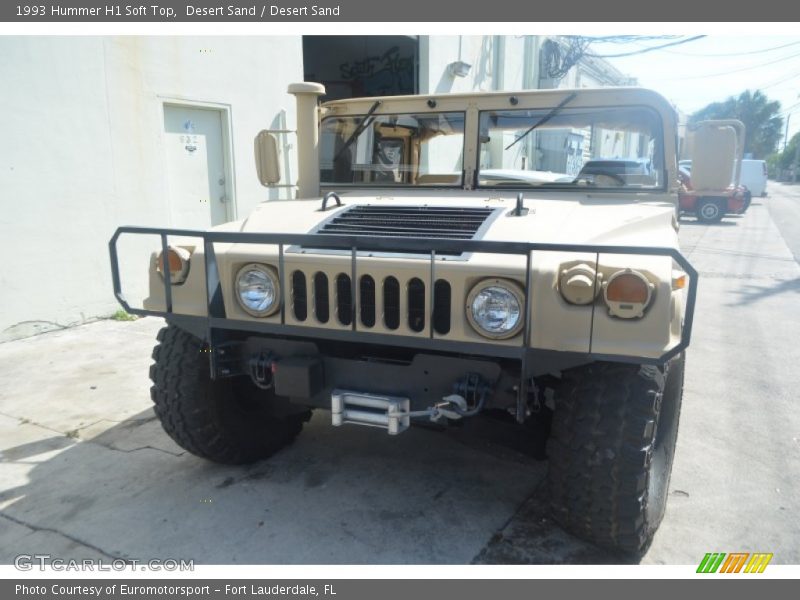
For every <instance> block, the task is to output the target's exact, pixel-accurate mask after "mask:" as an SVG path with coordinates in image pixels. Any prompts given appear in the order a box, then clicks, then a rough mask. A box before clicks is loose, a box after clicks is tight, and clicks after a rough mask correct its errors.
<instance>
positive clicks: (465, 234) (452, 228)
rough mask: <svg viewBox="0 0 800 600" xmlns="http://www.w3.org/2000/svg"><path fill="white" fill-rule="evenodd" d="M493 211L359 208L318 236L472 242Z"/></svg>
mask: <svg viewBox="0 0 800 600" xmlns="http://www.w3.org/2000/svg"><path fill="white" fill-rule="evenodd" d="M493 210H494V209H491V208H482V207H479V208H458V207H455V208H450V207H447V206H364V205H357V206H353V207H352V208H349V209H346V210H344V211H342V212H340V213H339V214H337V215H335V216H334V217H332V218H331V219H329V220H328V221H326V222H325V223H324V224H323V225H322V227H321V228H320V229H318V230H317V231H316V232H315V233H318V234H323V235H325V234H327V235H331V234H333V235H371V236H380V237H394V238H446V239H451V240H471V239H472V238H473V237H475V234H476V233H478V230H479V229H480V227H481V225H483V224H484V223H485V222H486V219H488V218H489V216H490V215H491V214H492V212H493Z"/></svg>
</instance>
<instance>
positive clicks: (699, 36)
mask: <svg viewBox="0 0 800 600" xmlns="http://www.w3.org/2000/svg"><path fill="white" fill-rule="evenodd" d="M704 37H706V36H705V35H696V36H694V37H690V38H687V39H684V40H676V41H674V42H669V43H668V44H661V45H660V46H649V47H647V48H642V49H641V50H634V51H633V52H622V53H620V54H590V53H588V52H587V53H586V56H591V57H592V58H622V57H623V56H634V55H636V54H644V53H645V52H652V51H654V50H663V49H664V48H669V47H670V46H680V45H681V44H688V43H689V42H694V41H696V40H699V39H702V38H704Z"/></svg>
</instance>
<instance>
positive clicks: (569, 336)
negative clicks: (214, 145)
mask: <svg viewBox="0 0 800 600" xmlns="http://www.w3.org/2000/svg"><path fill="white" fill-rule="evenodd" d="M289 92H290V93H292V94H294V95H295V96H296V97H297V141H298V146H299V170H300V176H299V180H298V192H297V199H296V200H289V201H269V202H263V203H261V204H260V205H258V207H257V208H256V209H255V211H254V212H253V213H252V214H251V215H250V216H249V217H247V218H246V219H243V220H241V221H236V222H233V223H228V224H226V225H223V226H220V227H216V228H213V229H211V230H210V231H187V230H180V229H157V228H142V227H121V228H119V229H118V230H117V232H116V233H115V235H114V237H113V238H112V240H111V242H110V249H111V258H112V266H113V269H112V271H113V275H114V291H115V294H116V296H117V298H118V299H119V301H120V302H121V303H122V306H123V307H124V308H125V309H126V310H128V311H129V312H131V313H134V314H141V315H158V316H161V317H164V318H165V319H166V322H167V326H166V328H164V329H163V330H162V331H161V332H160V334H159V335H158V342H159V344H158V345H157V346H156V348H155V351H154V353H153V358H154V359H155V364H154V365H153V366H152V368H151V372H150V375H151V378H152V380H153V387H152V398H153V401H154V403H155V410H156V413H157V414H158V416H159V418H160V419H161V422H162V424H163V426H164V429H165V430H166V431H167V433H168V434H169V435H170V436H171V437H172V438H173V439H174V440H175V441H176V442H177V443H178V444H180V445H181V446H182V447H184V448H186V449H187V450H188V451H189V452H192V453H194V454H196V455H198V456H201V457H204V458H207V459H210V460H213V461H218V462H222V463H246V462H250V461H255V460H259V459H262V458H265V457H267V456H269V455H270V454H272V453H274V452H275V451H276V450H278V449H279V448H281V447H282V446H284V445H285V444H287V443H289V442H290V441H291V440H292V439H293V438H294V437H295V436H296V435H297V434H298V433H299V432H300V430H301V428H302V426H303V423H304V422H305V421H307V420H308V418H309V416H310V412H311V410H312V409H325V410H329V411H330V414H331V420H332V424H333V425H335V426H339V425H343V424H346V423H351V424H361V425H369V426H374V427H381V428H384V429H386V430H387V431H388V433H389V434H400V433H402V432H403V431H404V430H406V429H407V428H408V427H409V426H410V425H412V424H414V423H420V422H426V423H430V422H435V423H439V424H445V423H458V422H463V421H464V420H466V419H470V418H473V417H474V416H476V415H478V414H480V413H484V412H485V413H487V414H492V413H494V414H505V415H506V417H507V418H508V419H509V420H511V421H512V422H513V421H514V420H515V421H516V422H517V423H518V424H519V427H522V428H524V427H525V424H526V423H530V422H531V421H532V420H534V419H537V418H542V415H544V414H551V415H552V427H551V430H550V433H549V436H550V437H549V440H548V443H547V453H548V457H549V486H550V492H551V498H552V507H553V513H554V515H555V517H556V519H557V520H558V521H559V522H560V523H562V524H563V525H564V526H565V527H566V528H567V529H568V530H570V531H572V532H574V533H576V534H577V535H579V536H583V537H584V538H587V539H589V540H592V541H594V542H596V543H598V544H601V545H603V546H606V547H610V548H615V549H620V550H623V551H627V552H633V553H641V552H643V551H644V550H645V549H646V548H647V547H648V545H649V543H650V541H651V540H652V538H653V535H654V533H655V530H656V528H657V527H658V525H659V522H660V521H661V519H662V517H663V515H664V509H665V503H666V499H667V487H668V483H669V477H670V471H671V468H672V460H673V454H674V451H675V442H676V436H677V431H678V415H679V412H680V407H681V394H682V387H683V372H684V351H685V349H686V347H687V346H688V344H689V337H690V332H691V324H692V314H693V309H694V302H695V294H696V286H697V273H696V272H695V270H694V269H693V268H692V266H691V265H690V264H689V263H688V261H687V260H686V259H685V258H684V257H683V256H682V255H681V254H680V252H679V250H678V235H677V230H678V220H677V208H678V206H677V189H678V176H677V161H676V141H677V136H676V118H675V113H674V111H673V109H672V107H671V106H670V105H669V104H668V103H667V102H666V101H665V100H664V99H663V98H662V97H661V96H659V95H658V94H655V93H653V92H651V91H647V90H642V89H634V88H625V89H583V90H542V91H525V92H518V93H508V92H498V93H473V94H443V95H432V96H404V97H386V98H358V99H352V100H340V101H335V102H328V103H325V104H322V105H321V106H319V105H318V98H319V96H320V95H322V94H323V93H324V88H323V87H322V86H320V85H318V84H313V83H302V84H294V85H292V86H291V87H290V88H289ZM255 151H256V163H257V167H258V174H259V178H260V179H261V182H262V183H263V184H264V185H267V186H269V185H277V184H278V182H279V180H280V176H279V173H280V172H281V169H280V165H279V160H278V149H277V144H276V138H275V136H274V135H273V134H272V133H270V132H269V131H264V132H261V133H260V134H259V135H258V136H257V137H256V140H255ZM589 161H591V168H588V169H583V166H584V165H585V164H586V163H588V162H589ZM604 165H605V166H604ZM627 165H633V167H630V168H628V166H627ZM133 234H136V235H151V236H160V240H161V242H160V245H159V247H158V248H157V249H154V250H155V251H154V252H153V254H152V256H151V258H150V263H149V273H150V275H149V277H150V289H149V296H148V297H147V298H146V299H145V301H144V308H133V307H131V306H129V304H128V303H127V302H126V300H125V297H124V295H123V294H122V289H121V285H120V275H119V267H118V261H117V239H118V238H119V237H120V236H121V235H126V236H128V235H133ZM156 239H158V238H156ZM343 434H344V432H343Z"/></svg>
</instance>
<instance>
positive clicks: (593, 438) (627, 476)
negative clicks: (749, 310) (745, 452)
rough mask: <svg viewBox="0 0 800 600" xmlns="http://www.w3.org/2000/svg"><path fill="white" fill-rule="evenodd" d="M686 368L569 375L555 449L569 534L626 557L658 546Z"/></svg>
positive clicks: (600, 367)
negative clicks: (654, 540)
mask: <svg viewBox="0 0 800 600" xmlns="http://www.w3.org/2000/svg"><path fill="white" fill-rule="evenodd" d="M684 362H685V361H684V355H683V354H681V355H680V356H678V357H676V358H674V359H672V360H671V361H669V363H667V364H666V365H665V366H664V367H654V366H636V365H625V364H617V363H595V364H592V365H589V366H586V367H580V368H577V369H572V370H571V371H567V372H565V373H564V378H563V380H562V384H561V385H560V387H559V388H558V390H557V391H556V407H555V412H554V415H553V424H552V431H551V435H550V439H549V441H548V447H547V450H548V457H549V461H550V463H549V468H548V482H549V487H550V496H551V503H552V511H553V514H554V517H555V518H556V520H557V521H558V522H559V523H560V524H561V525H562V526H563V527H564V528H565V529H567V530H568V531H570V532H572V533H574V534H575V535H577V536H579V537H582V538H584V539H587V540H589V541H591V542H594V543H596V544H598V545H600V546H603V547H606V548H611V549H613V550H618V551H622V552H625V553H630V554H635V555H641V554H643V553H644V552H645V551H646V550H647V548H648V547H649V546H650V543H651V542H652V540H653V536H654V535H655V532H656V529H657V528H658V526H659V524H660V523H661V520H662V518H663V517H664V511H665V509H666V502H667V491H668V487H669V479H670V473H671V472H672V462H673V458H674V455H675V442H676V439H677V435H678V421H679V417H680V409H681V398H682V396H683V372H684Z"/></svg>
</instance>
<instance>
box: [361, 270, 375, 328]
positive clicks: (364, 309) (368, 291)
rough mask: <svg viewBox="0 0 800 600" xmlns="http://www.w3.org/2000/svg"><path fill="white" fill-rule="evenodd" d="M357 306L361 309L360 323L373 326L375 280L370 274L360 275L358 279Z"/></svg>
mask: <svg viewBox="0 0 800 600" xmlns="http://www.w3.org/2000/svg"><path fill="white" fill-rule="evenodd" d="M358 306H359V309H360V311H361V324H362V325H364V327H374V326H375V280H374V279H373V278H372V276H370V275H362V276H361V279H360V281H359V298H358Z"/></svg>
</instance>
